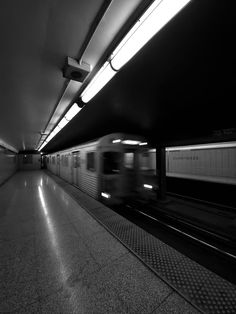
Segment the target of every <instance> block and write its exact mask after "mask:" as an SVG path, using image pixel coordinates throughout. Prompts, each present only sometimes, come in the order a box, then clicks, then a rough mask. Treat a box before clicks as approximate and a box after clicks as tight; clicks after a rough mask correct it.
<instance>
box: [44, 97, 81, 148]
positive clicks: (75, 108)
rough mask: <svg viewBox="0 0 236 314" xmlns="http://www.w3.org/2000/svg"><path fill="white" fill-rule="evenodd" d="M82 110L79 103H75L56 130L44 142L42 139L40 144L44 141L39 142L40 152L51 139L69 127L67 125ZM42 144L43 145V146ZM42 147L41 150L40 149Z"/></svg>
mask: <svg viewBox="0 0 236 314" xmlns="http://www.w3.org/2000/svg"><path fill="white" fill-rule="evenodd" d="M81 109H82V108H80V107H79V106H78V105H77V103H74V104H73V106H71V108H70V109H69V110H68V111H67V113H66V114H65V116H64V117H63V118H62V119H61V121H60V122H59V123H58V125H57V126H56V127H55V128H54V130H53V131H52V132H51V133H50V134H49V135H48V137H47V138H46V139H45V140H44V141H42V139H41V140H40V142H41V141H42V142H43V144H42V143H40V142H39V146H38V150H39V151H40V150H41V149H42V148H43V147H44V146H45V145H46V144H47V143H48V142H50V141H51V139H52V138H53V137H54V136H55V135H56V134H57V133H58V132H60V131H61V129H62V128H64V126H66V125H67V123H68V122H69V121H70V120H72V119H73V118H74V116H76V115H77V113H78V112H80V110H81ZM41 138H42V137H41ZM41 144H42V145H41ZM39 147H40V148H39Z"/></svg>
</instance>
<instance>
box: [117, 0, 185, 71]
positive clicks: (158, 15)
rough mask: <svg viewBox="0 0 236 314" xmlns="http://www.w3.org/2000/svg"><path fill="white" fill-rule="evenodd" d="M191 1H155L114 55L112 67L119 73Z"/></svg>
mask: <svg viewBox="0 0 236 314" xmlns="http://www.w3.org/2000/svg"><path fill="white" fill-rule="evenodd" d="M189 1H190V0H175V1H173V0H156V1H154V2H153V3H152V4H151V6H150V7H149V8H148V9H147V10H146V12H145V13H144V14H143V15H142V16H141V18H140V19H139V20H138V22H136V24H135V25H134V26H133V27H132V28H131V30H130V31H129V32H128V33H127V35H126V36H125V37H124V38H123V40H122V41H121V42H120V44H119V45H118V46H117V48H116V49H115V50H114V52H113V53H112V55H111V65H112V67H113V68H114V69H115V70H117V71H118V70H119V69H121V68H122V66H123V65H125V64H126V63H127V62H128V61H129V60H130V59H131V58H132V57H133V56H134V55H135V54H136V53H137V52H138V51H139V50H140V49H141V48H142V47H143V46H144V45H145V44H146V43H147V42H148V41H149V40H150V39H151V38H152V37H153V36H154V35H155V34H156V33H157V32H158V31H159V30H161V29H162V28H163V27H164V26H165V25H166V24H167V23H168V22H169V21H170V20H171V19H172V18H173V17H174V16H175V15H176V14H177V13H178V12H179V11H180V10H181V9H183V7H184V6H185V5H186V4H187V3H188V2H189Z"/></svg>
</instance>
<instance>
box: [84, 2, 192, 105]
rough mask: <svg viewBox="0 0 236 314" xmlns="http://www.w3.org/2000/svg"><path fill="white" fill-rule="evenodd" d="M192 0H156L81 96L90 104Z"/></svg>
mask: <svg viewBox="0 0 236 314" xmlns="http://www.w3.org/2000/svg"><path fill="white" fill-rule="evenodd" d="M188 2H190V0H174V1H173V0H156V1H154V2H153V3H152V4H151V5H150V7H149V8H148V9H147V10H146V11H145V13H144V14H143V15H142V16H141V17H140V19H139V20H138V21H137V22H136V23H135V24H134V26H133V27H132V28H131V30H130V31H129V32H128V33H127V35H126V36H125V37H124V38H123V39H122V41H121V42H120V44H119V45H118V46H117V47H116V49H115V50H114V51H113V53H112V54H111V56H110V58H108V61H106V62H105V64H104V65H103V66H102V68H101V69H100V70H99V71H98V73H97V75H95V77H94V78H93V79H92V81H91V82H90V83H89V84H88V86H87V87H86V88H85V90H84V91H83V92H82V94H81V99H82V101H83V102H85V103H86V102H88V101H89V100H90V99H92V98H93V97H94V96H95V95H96V94H97V93H98V92H99V91H100V89H102V88H103V87H104V86H105V85H106V84H107V83H108V82H109V80H111V79H112V77H113V76H114V75H115V74H116V72H117V71H118V70H120V69H121V68H122V67H123V65H125V64H126V63H127V62H128V61H129V60H130V59H131V58H132V57H133V56H134V55H135V54H136V53H137V52H138V51H139V50H140V49H141V48H142V47H143V46H144V45H145V44H146V43H147V42H148V41H149V40H150V39H151V38H152V37H153V36H154V35H155V34H156V33H157V32H158V31H159V30H160V29H162V27H164V26H165V25H166V24H167V23H168V22H169V21H170V20H171V19H172V18H173V17H174V16H175V15H176V14H177V13H178V12H179V11H180V10H181V9H182V8H183V7H184V6H185V5H186V4H187V3H188Z"/></svg>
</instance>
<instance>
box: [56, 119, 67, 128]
mask: <svg viewBox="0 0 236 314" xmlns="http://www.w3.org/2000/svg"><path fill="white" fill-rule="evenodd" d="M68 122H69V121H68V120H66V118H63V119H62V120H61V121H60V122H59V123H58V126H59V128H61V129H62V128H64V126H65V125H67V123H68Z"/></svg>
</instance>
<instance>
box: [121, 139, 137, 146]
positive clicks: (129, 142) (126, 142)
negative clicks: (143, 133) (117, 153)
mask: <svg viewBox="0 0 236 314" xmlns="http://www.w3.org/2000/svg"><path fill="white" fill-rule="evenodd" d="M122 144H126V145H139V144H140V141H134V140H124V141H122Z"/></svg>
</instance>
